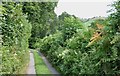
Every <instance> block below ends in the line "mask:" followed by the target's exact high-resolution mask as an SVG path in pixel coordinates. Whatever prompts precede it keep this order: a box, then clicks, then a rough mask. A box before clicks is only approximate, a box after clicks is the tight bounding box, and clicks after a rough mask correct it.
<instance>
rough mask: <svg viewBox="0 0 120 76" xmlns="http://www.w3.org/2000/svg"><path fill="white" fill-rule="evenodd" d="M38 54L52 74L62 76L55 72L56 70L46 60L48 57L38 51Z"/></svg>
mask: <svg viewBox="0 0 120 76" xmlns="http://www.w3.org/2000/svg"><path fill="white" fill-rule="evenodd" d="M38 54H39V55H40V56H41V58H42V59H43V61H44V62H45V64H46V65H47V67H48V69H49V70H50V71H51V72H52V74H56V75H57V76H60V73H58V72H57V71H56V70H55V68H53V67H52V65H51V64H50V63H49V62H48V60H47V59H46V57H45V56H44V55H43V54H42V53H41V52H40V51H38Z"/></svg>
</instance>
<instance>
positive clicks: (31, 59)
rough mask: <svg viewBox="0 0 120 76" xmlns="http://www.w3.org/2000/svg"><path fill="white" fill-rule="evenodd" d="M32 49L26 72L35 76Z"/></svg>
mask: <svg viewBox="0 0 120 76" xmlns="http://www.w3.org/2000/svg"><path fill="white" fill-rule="evenodd" d="M32 51H33V50H30V62H29V66H28V70H27V74H34V76H35V74H36V73H35V67H34V57H33V52H32Z"/></svg>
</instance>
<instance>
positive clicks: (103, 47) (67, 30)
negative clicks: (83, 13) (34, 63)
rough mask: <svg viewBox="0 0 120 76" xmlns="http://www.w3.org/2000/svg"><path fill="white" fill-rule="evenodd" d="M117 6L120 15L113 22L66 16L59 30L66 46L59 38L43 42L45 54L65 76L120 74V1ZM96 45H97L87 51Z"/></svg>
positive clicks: (51, 36)
mask: <svg viewBox="0 0 120 76" xmlns="http://www.w3.org/2000/svg"><path fill="white" fill-rule="evenodd" d="M113 5H114V7H115V9H116V12H114V13H113V14H111V15H110V17H109V18H106V19H95V20H94V21H91V22H86V23H81V21H80V20H79V19H78V18H76V17H74V16H71V15H69V14H67V13H65V12H64V13H63V14H62V15H61V16H59V21H60V22H59V24H60V25H59V29H58V30H59V31H60V32H61V34H62V36H60V37H62V40H63V41H62V40H60V41H61V43H62V44H61V43H60V42H57V41H59V36H56V37H54V36H55V34H54V35H50V36H48V37H45V38H43V39H42V43H41V45H42V46H41V47H40V49H41V51H42V52H44V53H45V54H46V56H47V57H48V58H49V60H50V61H51V62H52V63H53V64H54V66H56V67H57V68H58V69H59V70H60V72H61V73H62V74H63V75H73V76H76V75H78V74H97V75H98V76H101V75H105V74H111V75H115V74H120V65H119V64H120V51H119V49H120V35H119V32H120V31H119V30H120V27H119V21H120V20H119V18H118V17H119V15H120V14H119V12H120V11H119V1H117V2H115V4H113ZM117 16H118V17H117ZM95 33H98V34H95ZM100 33H101V34H100ZM56 34H57V33H56ZM99 34H100V36H98V37H99V38H97V37H96V36H97V35H99ZM56 40H57V41H56ZM92 41H95V42H94V44H92V43H91V44H92V46H89V47H86V46H87V44H88V43H89V42H92Z"/></svg>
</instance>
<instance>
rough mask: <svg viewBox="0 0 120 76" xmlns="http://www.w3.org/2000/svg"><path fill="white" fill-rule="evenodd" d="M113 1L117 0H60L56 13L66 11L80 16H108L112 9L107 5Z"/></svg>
mask: <svg viewBox="0 0 120 76" xmlns="http://www.w3.org/2000/svg"><path fill="white" fill-rule="evenodd" d="M113 1H116V0H59V2H58V5H57V7H56V8H55V13H56V14H57V15H60V14H62V12H64V11H66V12H67V13H69V14H71V15H75V16H77V17H79V18H92V17H95V16H102V17H107V16H108V15H109V13H107V11H108V10H110V9H111V7H110V6H107V5H109V4H111V3H112V2H113Z"/></svg>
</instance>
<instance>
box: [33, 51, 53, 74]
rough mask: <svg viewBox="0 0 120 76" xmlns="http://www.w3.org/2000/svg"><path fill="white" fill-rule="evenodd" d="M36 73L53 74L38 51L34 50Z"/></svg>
mask: <svg viewBox="0 0 120 76" xmlns="http://www.w3.org/2000/svg"><path fill="white" fill-rule="evenodd" d="M34 61H35V70H36V74H52V73H51V72H50V70H49V69H48V68H47V66H46V64H45V63H44V61H43V59H42V58H41V57H40V56H39V54H38V53H37V51H34Z"/></svg>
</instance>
